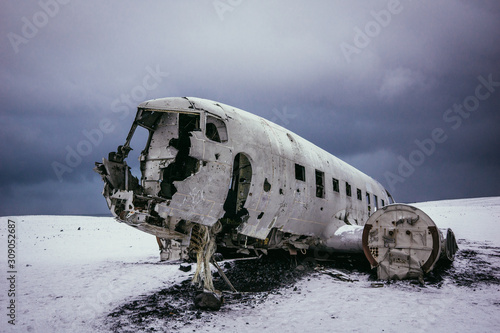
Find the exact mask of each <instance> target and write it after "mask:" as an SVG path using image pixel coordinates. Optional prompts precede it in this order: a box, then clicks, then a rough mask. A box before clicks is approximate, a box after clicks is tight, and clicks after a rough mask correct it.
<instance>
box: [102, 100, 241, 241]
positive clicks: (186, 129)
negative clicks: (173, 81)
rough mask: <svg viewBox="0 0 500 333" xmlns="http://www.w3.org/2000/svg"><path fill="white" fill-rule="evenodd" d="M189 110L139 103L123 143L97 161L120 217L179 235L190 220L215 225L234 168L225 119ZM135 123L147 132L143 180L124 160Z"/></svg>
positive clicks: (172, 236) (186, 231)
mask: <svg viewBox="0 0 500 333" xmlns="http://www.w3.org/2000/svg"><path fill="white" fill-rule="evenodd" d="M191 109H192V111H191V110H189V111H187V110H179V109H177V110H175V109H174V110H163V109H160V110H158V109H154V108H147V107H145V108H141V107H139V109H138V111H137V115H136V118H135V120H134V123H133V124H132V127H131V129H130V131H129V134H128V136H127V139H126V142H125V144H124V145H121V146H119V147H118V149H117V151H116V152H112V153H110V154H109V157H108V159H103V162H102V163H96V168H95V170H96V171H97V172H98V173H99V174H100V175H101V177H102V178H103V180H104V182H105V186H104V190H103V195H104V196H105V198H106V201H107V203H108V206H109V208H110V210H111V212H112V213H113V214H114V215H115V217H117V218H118V219H119V220H120V221H122V222H125V223H127V224H130V225H132V226H135V227H138V228H139V229H141V230H143V231H146V232H149V233H151V234H154V235H156V236H159V237H163V238H170V239H178V238H180V236H183V237H184V236H187V235H188V234H189V232H190V228H189V225H190V223H191V222H196V223H199V224H202V225H207V226H212V225H213V224H215V223H216V222H217V221H218V220H219V219H220V218H221V217H222V216H223V215H224V209H223V205H224V202H225V200H226V197H227V190H225V191H221V190H220V189H221V188H226V189H227V188H229V186H230V182H231V170H232V149H231V148H230V147H228V145H227V144H228V139H229V138H228V131H227V127H226V123H225V122H224V120H223V119H221V118H219V117H218V116H216V115H212V114H210V113H209V112H206V111H205V110H199V109H196V108H191ZM137 127H143V128H145V129H146V130H147V131H148V137H147V141H146V142H145V145H144V146H143V147H144V148H143V150H142V151H141V153H140V156H139V161H140V170H141V176H140V178H138V177H135V176H134V175H132V173H131V169H130V167H129V166H128V165H127V163H126V159H127V157H128V155H129V152H130V151H131V150H132V147H130V143H131V140H132V137H133V136H134V133H135V131H136V129H137ZM134 148H136V147H134ZM140 148H142V147H140ZM136 149H137V148H136ZM139 179H140V180H139ZM221 184H226V185H222V186H221Z"/></svg>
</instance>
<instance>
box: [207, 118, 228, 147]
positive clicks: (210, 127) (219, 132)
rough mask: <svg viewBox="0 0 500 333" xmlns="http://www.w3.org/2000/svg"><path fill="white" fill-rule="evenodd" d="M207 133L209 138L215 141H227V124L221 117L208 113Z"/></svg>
mask: <svg viewBox="0 0 500 333" xmlns="http://www.w3.org/2000/svg"><path fill="white" fill-rule="evenodd" d="M205 135H206V136H207V138H208V139H209V140H212V141H215V142H227V129H226V124H225V123H224V122H223V121H222V120H221V119H218V118H215V117H214V116H210V115H208V116H207V124H206V126H205Z"/></svg>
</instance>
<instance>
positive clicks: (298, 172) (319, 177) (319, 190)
mask: <svg viewBox="0 0 500 333" xmlns="http://www.w3.org/2000/svg"><path fill="white" fill-rule="evenodd" d="M315 174H316V197H318V198H324V197H325V173H324V172H323V171H319V170H316V172H315ZM295 179H297V180H300V181H303V182H305V181H306V168H305V167H304V166H302V165H300V164H295ZM332 186H333V191H334V192H337V193H340V182H339V180H338V179H336V178H332ZM345 194H346V195H347V196H348V197H352V188H351V184H349V183H348V182H345ZM356 197H357V199H358V200H360V201H362V200H363V192H362V191H361V190H360V189H359V188H357V189H356ZM365 197H366V203H367V205H368V210H370V209H371V196H370V193H368V192H366V194H365ZM373 203H374V206H375V210H377V209H378V197H377V195H375V194H373ZM381 203H382V207H383V206H385V201H384V199H381Z"/></svg>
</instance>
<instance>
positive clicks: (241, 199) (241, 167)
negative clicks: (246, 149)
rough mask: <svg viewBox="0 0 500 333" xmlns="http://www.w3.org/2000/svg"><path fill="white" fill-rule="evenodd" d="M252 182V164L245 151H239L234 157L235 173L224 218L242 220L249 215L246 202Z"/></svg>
mask: <svg viewBox="0 0 500 333" xmlns="http://www.w3.org/2000/svg"><path fill="white" fill-rule="evenodd" d="M251 183H252V164H251V163H250V161H249V159H248V157H247V156H246V155H245V154H243V153H238V154H237V155H236V156H235V158H234V163H233V173H232V175H231V187H230V188H229V191H228V194H227V198H226V202H225V203H224V210H225V211H226V213H225V215H224V218H229V219H232V220H235V221H241V219H242V217H243V216H245V215H248V211H247V210H246V208H245V207H244V206H245V202H246V200H247V198H248V193H249V192H250V185H251Z"/></svg>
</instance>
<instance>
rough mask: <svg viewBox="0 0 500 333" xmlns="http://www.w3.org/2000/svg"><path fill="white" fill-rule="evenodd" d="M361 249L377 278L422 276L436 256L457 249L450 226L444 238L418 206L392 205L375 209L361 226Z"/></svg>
mask: <svg viewBox="0 0 500 333" xmlns="http://www.w3.org/2000/svg"><path fill="white" fill-rule="evenodd" d="M362 245H363V251H364V253H365V255H366V258H367V259H368V261H369V262H370V264H371V266H372V267H373V268H375V267H376V268H377V276H378V278H379V279H381V280H399V279H414V278H418V279H420V278H422V277H423V275H424V274H425V273H428V272H430V271H431V270H432V269H433V268H434V266H435V265H436V263H437V262H438V261H439V260H440V259H446V260H450V261H451V260H453V258H454V255H455V253H456V251H457V249H458V246H457V244H456V241H455V236H454V234H453V231H451V229H448V230H447V232H446V238H445V237H444V236H443V233H442V232H441V231H440V230H439V229H438V228H437V227H436V225H435V223H434V222H433V221H432V219H431V218H430V217H429V216H428V215H427V214H425V213H424V212H423V211H421V210H420V209H418V208H416V207H413V206H410V205H406V204H394V205H389V206H386V207H383V208H382V209H379V210H378V211H376V212H375V213H374V214H373V215H372V216H370V218H369V219H368V221H367V222H366V224H365V226H364V229H363V236H362Z"/></svg>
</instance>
